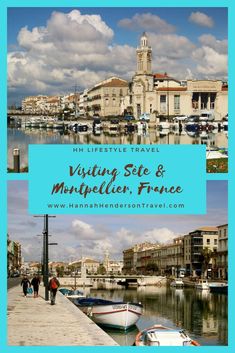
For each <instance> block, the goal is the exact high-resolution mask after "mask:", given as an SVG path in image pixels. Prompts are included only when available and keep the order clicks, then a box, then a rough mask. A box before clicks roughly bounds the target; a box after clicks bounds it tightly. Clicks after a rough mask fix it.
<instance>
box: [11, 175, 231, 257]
mask: <svg viewBox="0 0 235 353" xmlns="http://www.w3.org/2000/svg"><path fill="white" fill-rule="evenodd" d="M227 202H228V200H227V182H226V181H208V182H207V214H206V215H138V216H136V215H57V216H56V218H51V219H50V220H49V234H51V235H52V237H51V238H50V241H51V242H57V243H58V245H57V246H51V247H50V260H53V261H56V260H61V261H74V260H76V259H79V258H80V257H81V256H82V255H83V256H86V257H92V258H95V259H98V260H103V256H104V252H105V250H108V251H109V253H110V257H111V258H112V259H117V260H118V259H122V251H123V250H124V249H127V248H129V247H131V246H133V245H134V244H136V243H140V242H144V241H148V242H151V243H155V242H160V243H167V242H170V241H172V239H173V238H174V237H177V236H179V235H184V234H187V233H188V232H190V231H193V230H195V229H197V228H199V227H202V226H218V225H221V224H225V223H227ZM27 208H28V183H27V181H9V182H8V233H9V235H10V238H11V239H12V240H15V241H19V242H20V243H21V244H22V251H23V257H24V258H25V261H31V260H35V261H40V260H41V255H42V253H41V249H42V237H41V236H37V235H40V234H42V229H43V219H42V218H35V217H33V215H29V214H28V210H27Z"/></svg>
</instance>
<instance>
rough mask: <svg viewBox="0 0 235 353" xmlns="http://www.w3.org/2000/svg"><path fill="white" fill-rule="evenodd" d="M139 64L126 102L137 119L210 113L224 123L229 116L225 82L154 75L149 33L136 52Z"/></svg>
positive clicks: (162, 74)
mask: <svg viewBox="0 0 235 353" xmlns="http://www.w3.org/2000/svg"><path fill="white" fill-rule="evenodd" d="M136 61H137V71H136V73H135V75H134V77H133V78H132V82H131V83H130V90H129V97H128V99H125V104H126V107H125V108H127V106H132V110H133V114H134V116H135V117H136V118H139V117H140V115H141V114H143V113H149V114H153V113H154V114H155V115H156V116H158V115H161V116H165V117H169V116H175V115H195V114H197V115H200V114H201V113H202V112H203V111H205V110H207V111H211V112H212V113H213V114H214V116H215V118H216V119H218V120H220V119H222V118H223V117H224V116H225V115H226V114H227V112H228V85H227V83H224V82H222V81H221V80H184V81H182V80H181V81H180V80H177V79H175V78H173V77H170V76H169V75H168V74H167V73H166V72H165V73H153V72H152V48H151V46H150V43H149V40H148V37H147V35H146V33H143V35H142V36H141V38H140V45H139V47H138V48H137V49H136ZM166 69H167V68H166ZM123 109H124V107H123Z"/></svg>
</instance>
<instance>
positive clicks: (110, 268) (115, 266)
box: [102, 250, 123, 275]
mask: <svg viewBox="0 0 235 353" xmlns="http://www.w3.org/2000/svg"><path fill="white" fill-rule="evenodd" d="M102 265H103V266H104V268H105V271H106V274H113V275H114V274H116V275H117V274H121V273H122V269H123V261H115V260H110V256H109V251H108V250H106V251H105V255H104V261H103V264H102Z"/></svg>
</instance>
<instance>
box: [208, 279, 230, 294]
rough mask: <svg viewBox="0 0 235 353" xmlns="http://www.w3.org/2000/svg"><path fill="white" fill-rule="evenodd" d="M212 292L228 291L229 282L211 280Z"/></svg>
mask: <svg viewBox="0 0 235 353" xmlns="http://www.w3.org/2000/svg"><path fill="white" fill-rule="evenodd" d="M209 288H210V292H211V293H224V294H227V293H228V283H224V282H211V283H209Z"/></svg>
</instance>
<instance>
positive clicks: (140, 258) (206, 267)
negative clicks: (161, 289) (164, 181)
mask: <svg viewBox="0 0 235 353" xmlns="http://www.w3.org/2000/svg"><path fill="white" fill-rule="evenodd" d="M219 227H220V230H221V233H220V236H221V243H220V245H218V228H219ZM219 227H218V228H217V227H202V228H198V229H196V230H194V231H192V232H190V233H188V234H186V235H183V236H179V237H177V238H174V239H173V240H172V242H171V243H169V244H159V243H155V244H153V243H143V244H136V245H134V246H133V247H131V248H129V249H125V250H124V251H123V273H124V274H141V275H142V274H151V273H154V272H155V273H157V274H159V275H171V276H175V277H177V276H180V275H182V274H183V275H184V274H186V275H193V276H196V275H203V276H206V277H213V278H216V277H217V273H216V263H215V260H216V261H217V265H218V264H219V265H220V266H221V268H220V270H221V272H220V273H221V278H222V276H227V257H226V254H227V253H226V247H227V243H226V238H225V237H226V234H227V233H226V232H227V231H226V225H225V226H219ZM218 246H219V248H218ZM217 249H220V251H217ZM217 254H220V255H221V257H218V256H216V255H217ZM225 271H226V272H225ZM222 273H223V275H222Z"/></svg>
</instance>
